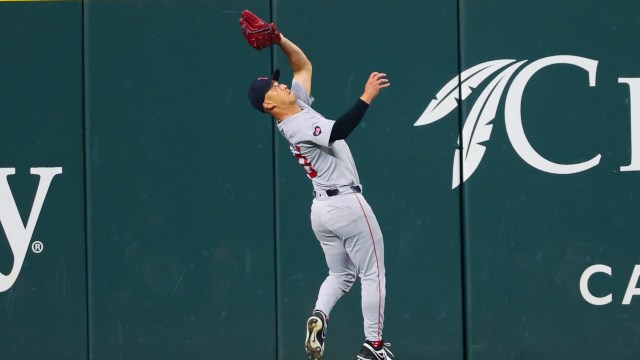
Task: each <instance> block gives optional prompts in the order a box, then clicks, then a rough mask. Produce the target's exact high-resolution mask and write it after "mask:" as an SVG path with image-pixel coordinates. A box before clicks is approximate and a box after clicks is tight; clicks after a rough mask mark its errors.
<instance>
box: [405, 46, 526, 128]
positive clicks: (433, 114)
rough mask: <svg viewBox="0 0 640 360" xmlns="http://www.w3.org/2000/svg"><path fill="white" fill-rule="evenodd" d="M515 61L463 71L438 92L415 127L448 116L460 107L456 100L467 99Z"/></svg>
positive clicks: (492, 63)
mask: <svg viewBox="0 0 640 360" xmlns="http://www.w3.org/2000/svg"><path fill="white" fill-rule="evenodd" d="M514 61H515V60H510V59H503V60H493V61H487V62H485V63H482V64H478V65H476V66H474V67H472V68H470V69H467V70H465V71H463V72H462V73H461V74H460V76H459V77H458V76H456V77H454V78H453V79H451V80H450V81H449V82H448V83H447V84H446V85H445V86H444V87H443V88H442V90H440V91H438V93H437V94H436V98H435V100H431V102H430V103H429V106H427V109H426V110H425V111H424V112H423V113H422V115H421V116H420V118H418V121H416V123H415V124H413V126H420V125H427V124H431V123H432V122H434V121H436V120H439V119H442V118H443V117H445V116H447V114H449V113H450V112H451V111H453V110H454V109H455V108H456V107H457V106H458V102H457V101H456V100H458V99H460V100H464V99H466V98H467V96H469V94H471V92H472V91H473V89H475V88H476V87H478V85H480V83H482V82H483V81H484V80H485V79H486V78H487V77H489V76H490V75H491V74H493V73H494V72H496V71H498V70H500V69H501V68H503V67H505V66H507V65H509V64H511V63H512V62H514Z"/></svg>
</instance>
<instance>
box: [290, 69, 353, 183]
mask: <svg viewBox="0 0 640 360" xmlns="http://www.w3.org/2000/svg"><path fill="white" fill-rule="evenodd" d="M291 91H292V92H293V93H294V94H295V96H296V98H297V99H298V100H297V102H298V106H300V109H302V111H300V112H299V113H297V114H294V115H291V116H289V117H288V118H286V119H284V120H283V121H282V122H280V123H279V124H278V129H279V130H280V132H281V133H282V135H283V136H284V137H285V139H287V141H289V147H290V149H291V152H292V153H293V156H294V157H295V158H296V159H297V160H298V163H299V164H300V165H301V166H302V167H303V168H304V170H305V172H306V173H307V176H308V177H309V178H310V179H311V182H312V183H313V188H314V189H316V190H329V189H337V188H340V187H344V186H349V185H359V184H360V179H359V178H358V171H357V170H356V164H355V162H354V161H353V156H352V155H351V150H349V146H348V145H347V143H346V142H345V141H344V140H338V141H335V142H332V143H330V142H329V137H330V136H331V129H333V124H334V123H335V121H333V120H328V119H326V118H325V117H324V116H322V115H320V114H319V113H318V112H316V111H315V110H313V109H312V108H311V104H312V103H313V100H314V99H313V97H311V96H309V95H307V93H306V92H305V90H304V88H303V87H302V85H301V84H300V83H298V82H297V81H296V80H293V82H292V84H291Z"/></svg>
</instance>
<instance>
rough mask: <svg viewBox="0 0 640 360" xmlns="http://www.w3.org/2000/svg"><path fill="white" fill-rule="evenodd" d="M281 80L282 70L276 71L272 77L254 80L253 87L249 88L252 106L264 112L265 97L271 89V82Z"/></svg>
mask: <svg viewBox="0 0 640 360" xmlns="http://www.w3.org/2000/svg"><path fill="white" fill-rule="evenodd" d="M279 79H280V69H276V71H274V72H273V75H271V76H270V77H264V76H261V77H259V78H257V79H256V80H253V82H252V83H251V87H250V88H249V102H251V105H252V106H253V107H254V108H256V110H258V111H260V112H266V111H264V106H262V104H263V103H264V96H265V94H266V93H267V91H269V89H271V81H274V80H275V81H278V80H279Z"/></svg>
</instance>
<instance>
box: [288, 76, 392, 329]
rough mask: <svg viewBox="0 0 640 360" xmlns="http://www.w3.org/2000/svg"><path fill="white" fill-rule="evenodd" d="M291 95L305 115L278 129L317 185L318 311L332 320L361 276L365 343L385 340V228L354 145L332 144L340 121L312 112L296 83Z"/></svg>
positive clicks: (313, 218)
mask: <svg viewBox="0 0 640 360" xmlns="http://www.w3.org/2000/svg"><path fill="white" fill-rule="evenodd" d="M291 91H292V92H293V93H294V94H295V95H296V98H297V102H298V106H300V108H301V110H302V111H300V112H299V113H296V114H294V115H291V116H290V117H288V118H286V119H284V120H283V121H281V122H280V123H279V124H278V129H279V130H280V132H281V133H282V135H283V136H284V137H285V139H287V141H289V145H290V149H291V152H292V153H293V156H294V157H295V158H296V159H297V160H298V163H299V164H300V165H301V166H302V167H303V168H304V170H305V172H306V173H307V176H308V177H309V178H310V179H311V182H312V183H313V188H314V194H315V198H314V200H313V204H312V206H311V225H312V228H313V231H314V233H315V235H316V237H317V238H318V240H319V241H320V245H321V246H322V249H323V251H324V254H325V258H326V261H327V265H328V267H329V275H328V276H327V278H326V279H325V281H324V282H323V283H322V286H321V287H320V291H319V293H318V300H317V302H316V307H315V309H316V310H321V311H323V312H324V313H325V314H326V315H327V316H328V315H329V314H330V312H331V309H333V306H334V305H335V304H336V302H337V301H338V299H340V297H342V295H344V294H345V293H347V292H348V291H349V289H350V288H351V286H352V285H353V283H354V281H355V279H356V275H357V276H359V277H360V281H361V284H362V315H363V318H364V334H365V338H366V339H367V340H370V341H378V340H381V339H382V328H383V322H384V303H385V294H386V291H385V268H384V243H383V239H382V232H381V231H380V226H378V221H377V220H376V217H375V215H374V214H373V211H372V210H371V207H370V206H369V204H368V203H367V201H366V200H365V199H364V197H363V196H362V194H361V193H360V189H361V187H360V186H361V185H360V180H359V177H358V171H357V170H356V166H355V162H354V161H353V157H352V155H351V150H349V146H348V145H347V143H346V142H345V141H344V140H338V141H335V142H333V143H330V142H329V138H330V136H331V130H332V128H333V124H334V123H335V121H333V120H328V119H326V118H325V117H324V116H322V115H320V114H319V113H317V112H316V111H315V110H313V109H312V108H311V104H312V103H313V100H314V99H313V97H311V96H308V95H307V94H306V92H305V90H304V88H303V87H302V85H300V84H299V83H298V82H297V81H295V80H294V81H293V83H292V84H291Z"/></svg>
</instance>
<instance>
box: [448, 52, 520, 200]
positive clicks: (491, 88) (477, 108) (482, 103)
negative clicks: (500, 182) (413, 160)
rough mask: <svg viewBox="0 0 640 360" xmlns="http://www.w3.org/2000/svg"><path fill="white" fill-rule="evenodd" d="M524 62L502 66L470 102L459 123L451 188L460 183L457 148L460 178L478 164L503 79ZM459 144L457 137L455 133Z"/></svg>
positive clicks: (501, 90)
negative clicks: (473, 100) (459, 133)
mask: <svg viewBox="0 0 640 360" xmlns="http://www.w3.org/2000/svg"><path fill="white" fill-rule="evenodd" d="M525 62H526V60H523V61H520V62H519V63H516V64H513V65H511V66H509V67H508V68H507V69H506V70H504V71H503V72H501V73H500V74H498V76H496V77H495V79H493V81H491V82H490V83H489V85H487V88H486V89H484V91H483V92H482V93H481V94H480V97H478V100H476V102H475V103H474V104H473V107H472V108H471V111H470V112H469V116H467V120H465V122H464V126H463V127H462V140H463V141H462V147H461V148H460V149H458V150H456V152H455V155H454V159H453V176H452V180H451V188H452V189H455V188H456V187H457V186H458V185H460V151H461V150H462V176H463V179H462V181H463V182H464V181H467V179H468V178H469V176H471V174H473V172H474V171H476V169H477V168H478V165H480V160H482V157H483V156H484V152H485V149H486V148H485V147H484V146H483V145H480V143H482V142H485V141H487V140H489V138H490V137H491V130H492V129H493V125H491V124H489V123H490V122H491V120H493V119H494V118H495V117H496V112H497V111H498V104H499V102H500V97H501V96H502V92H503V91H504V88H505V87H506V86H507V82H509V79H510V78H511V76H512V75H513V73H514V72H515V71H516V70H517V69H518V68H519V67H520V66H521V65H522V64H524V63H525ZM458 146H460V137H458Z"/></svg>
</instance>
